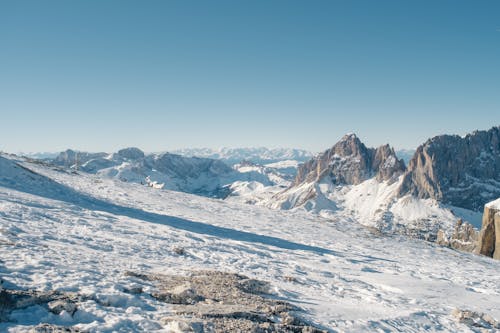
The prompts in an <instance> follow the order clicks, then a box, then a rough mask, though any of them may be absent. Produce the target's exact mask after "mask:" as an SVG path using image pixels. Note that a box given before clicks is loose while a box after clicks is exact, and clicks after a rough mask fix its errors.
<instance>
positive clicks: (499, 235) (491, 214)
mask: <svg viewBox="0 0 500 333" xmlns="http://www.w3.org/2000/svg"><path fill="white" fill-rule="evenodd" d="M478 252H479V253H480V254H482V255H485V256H488V257H492V258H494V259H500V199H498V200H496V201H494V202H491V203H489V204H487V205H486V206H485V207H484V214H483V225H482V227H481V233H480V235H479V244H478Z"/></svg>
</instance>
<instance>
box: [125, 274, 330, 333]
mask: <svg viewBox="0 0 500 333" xmlns="http://www.w3.org/2000/svg"><path fill="white" fill-rule="evenodd" d="M127 275H130V276H133V277H136V278H140V279H144V280H148V281H153V282H154V283H155V284H156V287H157V291H156V292H154V293H152V294H151V296H152V297H154V298H156V299H158V300H160V301H162V302H166V303H170V304H174V307H173V308H174V315H173V316H170V317H166V318H163V320H162V321H163V324H164V325H165V326H166V327H168V328H170V329H171V330H172V331H180V332H326V331H324V330H321V329H319V328H317V327H314V326H313V325H312V324H311V323H308V322H306V321H305V320H303V319H302V318H301V317H300V312H301V309H300V308H298V307H296V306H294V305H292V304H290V303H288V302H285V301H282V300H278V299H274V298H272V295H270V294H269V293H270V285H269V283H267V282H264V281H260V280H255V279H250V278H248V277H245V276H243V275H239V274H233V273H225V272H219V271H193V272H190V273H189V274H188V275H186V276H177V275H159V274H150V275H148V274H137V273H133V272H128V273H127Z"/></svg>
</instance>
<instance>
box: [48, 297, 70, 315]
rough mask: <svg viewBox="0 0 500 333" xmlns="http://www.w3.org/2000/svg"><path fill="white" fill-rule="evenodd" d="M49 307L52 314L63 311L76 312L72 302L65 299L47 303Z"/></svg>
mask: <svg viewBox="0 0 500 333" xmlns="http://www.w3.org/2000/svg"><path fill="white" fill-rule="evenodd" d="M47 306H48V307H49V311H50V312H52V313H54V314H57V315H58V314H60V313H61V312H63V311H66V312H67V313H69V314H70V315H73V314H74V313H75V312H76V305H75V304H74V303H73V302H69V301H66V300H55V301H52V302H49V303H47Z"/></svg>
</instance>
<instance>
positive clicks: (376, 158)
mask: <svg viewBox="0 0 500 333" xmlns="http://www.w3.org/2000/svg"><path fill="white" fill-rule="evenodd" d="M404 170H405V165H404V162H403V161H402V160H398V159H397V157H396V154H395V152H394V149H392V148H391V147H389V145H385V146H381V147H379V148H377V149H373V148H367V147H366V146H365V145H364V144H363V143H362V142H361V141H360V140H359V139H358V137H357V136H356V135H355V134H348V135H345V136H344V137H343V138H342V139H341V140H340V141H339V142H338V143H336V144H335V145H334V146H333V147H332V148H331V149H328V150H326V151H325V152H323V153H322V154H320V155H318V156H317V157H316V158H313V159H311V160H310V161H308V162H306V163H304V164H302V165H301V166H300V167H299V170H298V172H297V177H296V178H295V182H294V185H295V186H297V185H300V184H301V183H304V182H312V181H320V180H321V179H322V178H323V177H325V176H328V177H330V178H331V180H332V183H333V184H335V185H356V184H360V183H361V182H363V181H365V180H367V179H369V178H371V177H373V176H376V178H377V179H378V180H389V179H392V178H394V177H395V176H397V175H399V174H401V173H402V172H403V171H404Z"/></svg>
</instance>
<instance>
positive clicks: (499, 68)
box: [0, 0, 500, 152]
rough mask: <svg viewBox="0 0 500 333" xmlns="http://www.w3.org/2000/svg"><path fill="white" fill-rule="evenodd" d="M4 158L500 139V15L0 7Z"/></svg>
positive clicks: (459, 7)
mask: <svg viewBox="0 0 500 333" xmlns="http://www.w3.org/2000/svg"><path fill="white" fill-rule="evenodd" d="M0 114H1V119H2V121H1V122H0V124H1V128H0V150H4V151H11V152H13V151H57V150H62V149H65V148H67V147H72V148H76V149H80V150H90V151H112V150H116V149H118V148H121V147H125V146H138V147H140V148H142V149H144V150H146V151H161V150H168V149H175V148H181V147H214V148H215V147H221V146H230V147H236V146H268V147H298V148H305V149H310V150H314V151H319V150H323V149H326V148H327V147H329V146H331V145H333V144H334V143H335V142H336V141H337V140H338V139H339V138H340V137H341V136H342V135H343V134H344V133H346V132H352V131H354V132H356V133H357V134H358V135H359V136H360V137H361V138H362V140H364V141H365V143H366V144H368V145H370V146H376V145H380V144H383V143H387V142H389V143H391V144H392V145H394V146H395V147H397V148H412V147H416V146H417V145H418V144H420V143H422V142H423V141H425V140H426V139H427V138H428V137H430V136H433V135H437V134H441V133H457V134H464V133H466V132H469V131H471V130H474V129H487V128H490V127H492V126H493V125H499V124H500V2H499V1H462V0H456V1H455V0H453V1H451V0H450V1H444V0H443V1H434V0H433V1H383V0H381V1H368V0H367V1H355V0H353V1H347V0H346V1H333V0H332V1H289V0H287V1H243V0H242V1H191V0H182V1H111V0H104V1H102V0H86V1H50V0H49V1H22V0H16V1H14V0H12V1H0Z"/></svg>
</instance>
